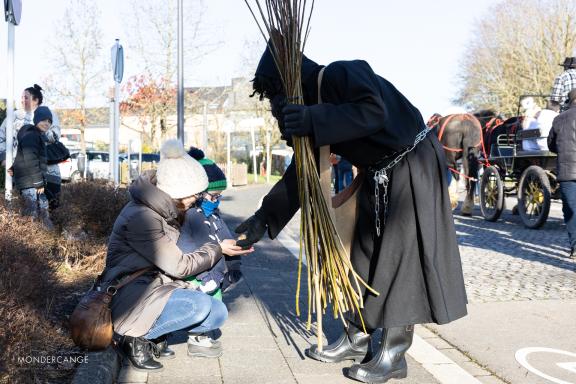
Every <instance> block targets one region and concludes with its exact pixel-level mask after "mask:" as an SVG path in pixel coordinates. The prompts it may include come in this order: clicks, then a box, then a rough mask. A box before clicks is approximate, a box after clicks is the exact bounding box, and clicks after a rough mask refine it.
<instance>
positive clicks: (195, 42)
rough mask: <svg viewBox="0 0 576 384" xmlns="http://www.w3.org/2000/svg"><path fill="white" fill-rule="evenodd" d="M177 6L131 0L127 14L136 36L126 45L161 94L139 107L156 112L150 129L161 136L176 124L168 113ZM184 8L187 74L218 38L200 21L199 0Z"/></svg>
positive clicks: (173, 99)
mask: <svg viewBox="0 0 576 384" xmlns="http://www.w3.org/2000/svg"><path fill="white" fill-rule="evenodd" d="M176 6H177V2H176V1H155V0H133V1H132V2H131V7H130V15H129V16H128V15H127V17H126V20H128V27H129V28H130V30H131V31H133V36H134V37H135V39H134V40H132V41H130V42H128V46H129V49H130V50H131V51H133V52H135V56H136V57H137V58H138V59H137V60H138V61H139V62H141V63H143V73H144V76H145V77H146V78H148V79H149V83H156V84H157V85H158V86H157V88H158V89H159V90H162V97H156V98H153V99H151V100H149V104H154V105H148V106H144V105H141V107H143V109H142V110H145V111H146V110H148V111H154V112H155V116H154V117H153V118H152V119H151V126H150V129H151V130H152V131H155V132H159V133H160V136H161V137H162V138H163V137H164V136H165V135H166V133H167V132H168V131H169V130H171V129H172V128H174V124H175V123H169V119H168V116H170V115H171V114H173V113H174V112H175V111H176V70H177V66H176V65H177V63H176V54H177V51H176V50H177V25H178V20H177V14H178V12H177V8H176ZM183 9H184V26H183V32H184V39H183V42H184V65H185V74H186V73H187V72H188V71H190V70H191V68H192V66H193V65H194V64H195V63H197V62H199V61H200V60H201V59H202V58H203V57H204V56H206V55H208V54H209V53H210V52H212V51H213V50H215V49H217V48H218V47H219V46H220V45H221V41H220V40H218V39H217V38H215V36H217V34H214V33H211V32H212V30H211V28H210V26H207V25H205V24H204V23H203V22H202V19H203V15H204V12H205V10H204V4H203V2H202V1H187V2H185V4H184V7H183ZM136 77H139V76H136ZM136 91H137V90H136ZM143 101H146V100H143ZM174 121H175V120H174ZM152 136H154V134H152ZM153 140H156V139H155V138H154V139H153Z"/></svg>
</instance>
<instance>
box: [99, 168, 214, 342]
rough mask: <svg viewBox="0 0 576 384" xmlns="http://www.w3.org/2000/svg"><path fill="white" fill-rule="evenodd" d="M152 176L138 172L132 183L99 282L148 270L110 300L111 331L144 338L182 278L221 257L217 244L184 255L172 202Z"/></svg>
mask: <svg viewBox="0 0 576 384" xmlns="http://www.w3.org/2000/svg"><path fill="white" fill-rule="evenodd" d="M154 181H155V180H154V177H153V175H147V176H141V177H140V178H139V179H138V180H136V181H135V182H134V183H133V184H132V186H131V187H130V195H131V196H132V201H130V202H129V203H128V204H126V206H125V207H124V208H123V209H122V211H121V212H120V215H119V216H118V218H117V219H116V222H115V223H114V228H113V230H112V234H111V236H110V240H109V242H108V254H107V257H106V268H105V270H104V272H103V274H102V275H103V276H102V281H105V282H107V281H114V280H116V279H118V278H119V277H122V276H124V275H126V274H128V273H131V272H134V271H136V270H138V269H141V268H144V267H150V266H152V267H154V270H153V271H152V272H149V273H146V274H145V275H142V276H140V277H139V278H137V279H136V280H134V281H132V282H130V283H129V284H128V285H126V286H124V287H122V288H121V289H120V290H119V291H118V293H117V294H116V295H115V296H114V298H113V300H112V305H111V309H112V321H113V323H114V331H115V332H116V333H118V334H120V335H128V336H134V337H137V336H143V335H145V334H146V333H148V331H149V330H150V328H151V327H152V325H153V324H154V321H155V320H156V319H157V318H158V316H160V314H161V313H162V310H163V309H164V306H165V305H166V302H167V301H168V299H169V298H170V295H171V294H172V292H174V290H175V289H177V288H184V287H185V284H184V282H183V281H181V280H180V279H182V278H184V277H186V276H189V275H196V274H198V273H201V272H203V271H205V270H207V269H209V268H210V267H212V266H213V265H214V264H216V262H218V260H220V258H221V257H222V249H221V248H220V246H219V245H218V244H215V243H208V244H205V245H203V246H202V247H200V248H199V249H197V250H196V251H194V252H192V253H187V254H184V253H182V251H180V249H179V248H178V246H177V245H176V241H177V240H178V236H179V234H180V232H179V229H178V224H177V221H176V219H177V215H178V211H177V209H176V207H175V205H174V202H173V200H172V199H171V198H170V196H168V195H167V194H166V193H164V192H163V191H161V190H160V189H158V188H156V186H155V185H154V184H155V182H154Z"/></svg>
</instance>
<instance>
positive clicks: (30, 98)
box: [0, 84, 62, 208]
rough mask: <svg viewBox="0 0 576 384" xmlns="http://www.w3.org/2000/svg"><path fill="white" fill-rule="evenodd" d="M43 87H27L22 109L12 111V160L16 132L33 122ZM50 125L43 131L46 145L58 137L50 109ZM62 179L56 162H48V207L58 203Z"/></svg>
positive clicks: (0, 146) (1, 154)
mask: <svg viewBox="0 0 576 384" xmlns="http://www.w3.org/2000/svg"><path fill="white" fill-rule="evenodd" d="M42 91H43V89H42V87H40V86H39V85H38V84H34V85H33V86H32V87H28V88H26V89H25V90H24V92H22V109H17V110H16V111H14V125H13V131H12V134H13V138H12V145H13V148H14V149H13V151H12V156H13V158H12V160H13V161H14V159H15V158H16V150H17V148H18V132H19V131H20V128H22V127H23V126H24V125H26V124H34V123H33V120H34V111H36V109H37V108H38V107H39V106H40V105H42V103H43V102H44V95H43V93H42ZM51 115H52V117H51V119H52V125H51V126H50V128H49V129H48V130H47V131H46V132H44V136H45V138H46V145H51V144H53V143H55V142H56V141H58V140H59V138H60V121H59V119H58V116H57V115H56V114H55V113H54V111H51ZM0 163H1V165H2V166H3V167H4V166H6V119H4V121H3V122H2V125H1V126H0ZM61 184H62V179H61V177H60V167H59V166H58V164H49V165H48V166H47V170H46V188H45V194H46V198H47V199H48V201H49V202H50V207H51V208H54V207H55V206H57V205H58V203H57V201H58V196H59V194H60V186H61Z"/></svg>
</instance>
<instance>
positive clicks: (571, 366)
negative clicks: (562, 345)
mask: <svg viewBox="0 0 576 384" xmlns="http://www.w3.org/2000/svg"><path fill="white" fill-rule="evenodd" d="M535 352H540V353H542V352H543V353H554V354H558V355H564V356H570V357H574V358H576V353H573V352H567V351H563V350H561V349H554V348H544V347H530V348H522V349H519V350H518V351H516V354H515V355H514V357H515V358H516V361H518V362H519V363H520V364H522V366H523V367H524V368H526V369H527V370H529V371H530V372H532V373H533V374H535V375H538V376H540V377H542V378H544V379H546V380H550V381H551V382H553V383H557V384H576V381H565V380H561V379H558V378H556V377H554V376H550V375H547V374H546V373H544V372H542V371H540V370H538V369H536V368H534V367H533V366H532V365H530V363H529V362H528V355H529V354H531V353H535ZM556 365H557V366H559V367H560V368H563V369H565V370H567V371H569V372H571V373H574V375H575V377H576V361H574V362H566V363H556Z"/></svg>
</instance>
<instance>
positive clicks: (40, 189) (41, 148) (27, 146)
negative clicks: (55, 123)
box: [8, 106, 54, 230]
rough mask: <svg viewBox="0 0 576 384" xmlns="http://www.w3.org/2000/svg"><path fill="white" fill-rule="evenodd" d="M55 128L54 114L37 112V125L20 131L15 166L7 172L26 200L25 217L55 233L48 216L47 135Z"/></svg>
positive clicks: (41, 108) (28, 126)
mask: <svg viewBox="0 0 576 384" xmlns="http://www.w3.org/2000/svg"><path fill="white" fill-rule="evenodd" d="M51 125H52V113H51V112H50V109H48V108H47V107H42V106H41V107H38V108H37V109H36V111H35V112H34V125H31V124H27V125H24V126H23V127H22V128H20V130H19V131H18V136H17V139H18V147H17V151H16V158H15V159H14V165H12V167H11V168H10V169H9V170H8V172H9V173H10V174H11V176H13V177H14V186H15V188H16V189H17V190H19V191H20V195H21V196H22V197H23V199H24V206H25V208H24V215H27V216H32V217H33V218H34V219H38V218H39V219H40V220H41V221H42V224H43V225H44V227H45V228H46V229H48V230H52V229H53V228H54V225H53V224H52V221H51V220H50V217H49V215H48V199H47V198H46V194H45V191H44V188H45V187H46V171H47V160H46V143H45V138H44V133H45V132H46V131H48V129H50V126H51Z"/></svg>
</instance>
